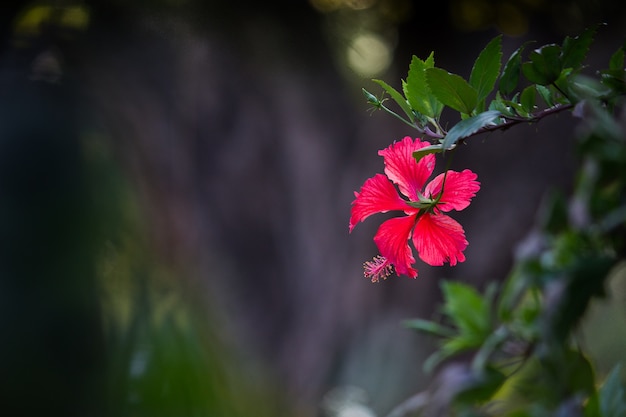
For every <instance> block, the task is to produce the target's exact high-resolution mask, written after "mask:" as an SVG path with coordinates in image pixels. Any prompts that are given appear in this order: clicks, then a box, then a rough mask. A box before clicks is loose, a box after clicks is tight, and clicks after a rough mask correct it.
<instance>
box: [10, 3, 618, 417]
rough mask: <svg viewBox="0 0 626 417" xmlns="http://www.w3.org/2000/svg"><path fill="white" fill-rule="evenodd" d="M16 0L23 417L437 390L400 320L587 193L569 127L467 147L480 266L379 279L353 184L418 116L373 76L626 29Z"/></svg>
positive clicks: (466, 16)
mask: <svg viewBox="0 0 626 417" xmlns="http://www.w3.org/2000/svg"><path fill="white" fill-rule="evenodd" d="M1 11H2V13H0V24H1V29H0V30H1V31H2V44H1V45H0V48H1V49H0V59H1V61H0V86H1V87H0V213H1V215H0V230H1V231H2V232H1V234H0V236H1V245H2V248H1V250H0V271H1V278H0V279H1V281H0V309H1V310H0V335H1V337H2V343H0V363H1V365H0V384H1V385H0V396H2V397H3V399H2V401H0V410H2V414H5V413H4V411H7V413H6V414H5V415H35V414H41V413H43V412H45V413H46V414H48V415H50V414H54V415H57V414H58V415H63V416H73V415H81V416H85V415H93V416H98V415H107V416H110V415H115V416H125V415H133V416H160V415H162V416H265V415H267V416H281V415H285V416H304V417H309V416H339V415H343V416H346V415H348V414H347V412H348V410H351V412H353V413H357V412H359V413H361V414H353V415H360V416H374V415H385V414H386V413H388V412H389V410H391V409H392V408H393V407H394V406H395V405H396V404H397V403H399V402H401V401H403V400H404V399H406V398H408V397H409V396H411V395H412V394H414V393H416V392H418V391H420V390H421V389H423V388H424V387H425V386H426V385H427V383H428V381H429V377H428V376H426V375H424V374H423V372H422V370H421V364H422V362H423V359H424V358H425V357H426V356H427V355H428V354H429V353H430V352H431V349H432V348H433V346H432V345H430V344H429V343H430V342H429V340H427V339H423V338H421V337H418V336H417V335H415V334H413V333H411V332H410V331H409V330H407V329H405V328H403V326H402V320H404V319H407V318H412V317H422V318H431V317H433V314H436V305H437V303H438V302H439V300H440V292H439V281H440V280H441V279H443V278H449V279H457V280H462V281H464V282H470V283H474V284H476V285H477V286H478V287H480V288H482V287H483V286H484V285H485V284H486V283H487V282H490V281H493V280H500V279H502V278H503V277H504V276H505V275H506V273H507V272H508V270H509V267H510V265H511V262H512V260H513V257H514V251H515V247H516V244H517V243H518V242H520V240H521V239H523V238H524V237H525V236H526V235H527V233H528V232H529V230H530V228H531V227H532V225H533V222H534V221H535V217H536V211H537V208H538V207H539V204H540V202H541V200H542V199H543V198H545V197H546V195H547V194H548V193H549V192H551V191H552V190H560V191H562V192H563V193H565V194H567V192H568V190H570V189H571V187H572V184H573V173H574V169H575V166H576V155H575V154H574V147H573V144H572V141H571V137H572V133H573V131H574V128H575V124H574V123H571V121H570V119H569V118H570V116H569V115H566V114H563V115H560V116H558V117H556V118H554V120H544V121H542V122H541V123H540V124H538V125H535V126H522V127H519V128H517V129H514V131H510V132H505V133H500V132H498V133H493V134H491V135H489V136H482V137H475V138H472V139H471V140H469V141H468V143H467V146H466V147H464V148H463V149H462V151H461V152H458V155H457V157H456V158H455V161H454V166H453V168H456V169H462V168H469V169H472V170H473V171H475V172H477V173H478V176H479V180H480V181H481V183H482V190H481V191H480V193H479V194H478V196H477V197H476V198H475V199H474V202H473V203H472V205H471V206H470V207H469V208H468V209H466V210H465V211H463V212H462V213H458V214H456V215H455V218H456V219H457V220H459V221H460V222H461V223H462V224H463V226H464V228H465V231H466V235H467V237H468V240H469V242H470V246H469V247H468V249H467V250H466V252H465V254H466V256H467V261H466V262H465V263H463V264H461V265H459V266H457V267H455V268H447V267H441V268H432V267H427V266H425V265H422V264H420V263H419V261H418V265H417V267H418V270H419V274H420V275H419V277H418V278H417V279H416V280H410V279H408V278H406V277H396V276H392V277H391V278H390V279H388V280H387V281H385V282H382V283H379V284H376V285H374V284H371V283H370V282H369V281H368V280H367V279H365V278H364V277H363V272H362V267H361V265H362V263H363V261H365V260H368V259H370V258H371V257H372V256H374V255H376V248H375V246H374V244H373V241H372V237H373V235H374V233H375V230H376V228H377V227H378V225H379V224H380V221H381V220H382V218H384V216H381V217H378V218H372V219H369V220H368V221H367V222H365V223H364V224H363V225H360V226H359V227H358V228H357V229H356V230H355V231H354V232H353V233H352V234H348V218H349V212H350V203H351V201H352V200H353V191H355V190H358V189H359V187H360V186H361V185H362V183H363V181H364V180H365V179H366V178H368V177H370V176H372V175H373V174H374V173H376V172H382V168H383V165H382V159H381V158H380V157H378V156H377V151H378V150H379V149H381V148H383V147H386V146H388V145H389V144H390V143H391V142H392V141H394V140H398V139H401V138H402V137H404V136H406V135H415V133H414V132H412V131H410V130H408V129H407V128H406V127H405V126H403V125H402V124H401V123H399V122H398V121H396V120H394V119H392V118H390V117H389V116H386V115H384V114H382V113H373V114H370V112H368V105H367V103H366V102H365V100H364V98H363V96H362V94H361V88H362V87H365V88H367V89H368V90H370V91H372V92H374V93H376V94H378V93H380V91H379V89H377V88H376V86H375V84H374V83H372V82H371V79H372V78H380V79H384V80H385V81H387V82H388V83H389V84H391V85H393V86H395V87H396V88H399V87H400V79H401V78H405V77H406V72H407V71H408V65H409V62H410V59H411V56H412V55H417V56H418V57H420V58H426V57H427V56H428V54H429V53H430V52H431V51H435V62H436V65H437V66H439V67H443V68H445V69H447V70H449V71H451V72H455V73H457V74H460V75H462V76H465V77H467V76H468V74H469V72H470V70H471V66H472V63H473V61H474V59H475V57H476V56H477V55H478V53H479V52H480V51H481V50H482V48H483V47H484V45H485V44H486V43H487V42H488V41H489V40H490V39H491V38H493V37H494V36H496V35H498V34H503V36H504V37H503V48H504V59H506V58H508V56H509V55H510V54H511V53H512V52H513V51H514V50H515V49H517V48H518V47H519V46H521V45H522V44H523V43H524V42H526V41H528V40H536V41H537V44H538V45H543V44H545V43H549V42H561V41H562V39H563V37H564V36H565V35H576V34H577V33H579V32H580V31H582V30H583V29H584V28H585V27H587V26H590V25H593V24H596V23H598V22H606V23H607V24H608V25H607V26H606V27H604V28H602V29H601V30H600V32H599V34H598V36H597V41H596V42H595V43H594V45H593V47H592V51H591V52H592V53H591V56H590V62H592V63H594V62H595V63H598V65H599V66H600V67H602V66H603V65H605V63H606V62H607V60H608V57H609V56H610V54H611V53H612V52H613V51H615V50H616V49H617V48H618V47H619V46H620V45H621V44H622V42H623V41H624V32H623V28H624V27H625V26H624V24H625V23H626V22H625V18H626V13H625V12H626V6H625V5H624V4H623V3H622V2H617V1H611V0H597V1H594V2H585V1H582V0H581V1H576V0H561V1H544V0H508V1H496V0H447V1H437V2H431V3H429V4H422V2H415V1H410V0H310V1H308V2H304V1H301V2H294V1H290V0H276V1H249V0H239V1H232V2H216V1H200V0H154V1H148V0H145V1H134V2H125V1H122V0H119V1H116V0H108V1H105V0H94V1H84V2H80V1H70V0H68V1H62V0H58V1H37V2H23V3H22V4H19V3H16V4H13V3H5V4H3V5H2V6H1ZM445 117H447V116H446V114H445V113H444V119H445ZM564 119H565V120H564ZM348 406H351V407H352V408H349V407H348ZM8 411H10V412H8ZM342 413H343V414H342Z"/></svg>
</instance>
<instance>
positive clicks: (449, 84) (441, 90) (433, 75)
mask: <svg viewBox="0 0 626 417" xmlns="http://www.w3.org/2000/svg"><path fill="white" fill-rule="evenodd" d="M426 80H427V82H428V86H429V87H430V90H431V91H432V92H433V94H434V96H435V97H436V98H437V100H439V101H440V102H442V103H443V104H444V105H446V106H448V107H450V108H452V109H454V110H456V111H459V112H461V113H465V114H470V113H471V112H472V111H473V110H474V109H475V108H476V104H477V103H478V92H477V91H476V89H475V88H474V87H472V86H470V85H469V84H468V83H467V81H465V80H464V79H463V78H461V77H459V76H458V75H455V74H451V73H449V72H447V71H444V70H442V69H440V68H428V69H427V70H426Z"/></svg>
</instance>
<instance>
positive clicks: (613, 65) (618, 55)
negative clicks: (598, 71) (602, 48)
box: [609, 46, 624, 71]
mask: <svg viewBox="0 0 626 417" xmlns="http://www.w3.org/2000/svg"><path fill="white" fill-rule="evenodd" d="M609 69H610V70H615V71H624V46H621V47H620V48H619V49H618V50H617V51H615V52H614V53H613V55H611V58H610V59H609Z"/></svg>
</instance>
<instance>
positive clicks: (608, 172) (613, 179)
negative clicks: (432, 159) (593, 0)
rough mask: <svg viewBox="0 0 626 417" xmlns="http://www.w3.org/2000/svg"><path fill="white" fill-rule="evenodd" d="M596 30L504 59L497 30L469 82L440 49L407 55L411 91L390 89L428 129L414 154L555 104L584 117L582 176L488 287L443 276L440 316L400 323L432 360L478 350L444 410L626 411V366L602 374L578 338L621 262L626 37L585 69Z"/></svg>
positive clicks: (528, 117) (553, 201)
mask: <svg viewBox="0 0 626 417" xmlns="http://www.w3.org/2000/svg"><path fill="white" fill-rule="evenodd" d="M596 30H597V27H594V28H590V29H587V30H585V31H583V33H581V34H580V35H579V36H576V37H573V38H571V37H566V38H565V39H564V41H563V43H562V45H557V44H549V45H545V46H541V47H539V48H537V49H535V50H533V51H530V53H529V54H528V56H527V57H526V58H524V56H523V55H524V50H525V45H522V46H521V47H519V48H518V49H517V50H516V51H515V52H513V54H512V55H511V56H510V57H509V59H508V60H507V62H506V63H505V65H504V67H503V68H502V69H501V57H502V51H501V38H500V37H496V38H494V39H493V40H492V41H491V42H489V44H488V45H487V46H486V47H485V48H484V49H483V50H482V52H481V53H480V55H479V56H478V58H477V59H476V62H475V63H474V65H473V67H472V72H471V74H470V77H469V81H466V80H465V79H463V78H462V77H461V76H459V75H455V74H451V73H449V72H448V71H446V70H444V69H441V68H437V67H435V66H434V58H433V56H434V55H433V54H432V53H431V55H430V56H429V57H428V59H427V60H426V61H422V60H420V59H419V58H417V57H413V60H412V62H411V66H410V69H409V76H408V77H407V79H406V81H404V82H403V93H404V95H405V97H406V99H405V98H404V97H402V96H399V93H397V92H389V94H392V98H394V100H395V101H396V102H398V104H401V106H404V107H405V108H404V111H405V113H412V114H413V115H415V117H414V118H409V120H405V122H406V123H407V124H409V125H411V126H412V127H414V128H416V129H417V130H418V131H419V132H420V133H421V134H422V135H423V136H425V137H426V138H428V139H430V140H431V141H432V145H431V146H428V147H425V148H423V149H420V150H419V151H417V152H415V153H414V154H413V156H414V158H415V159H416V160H419V159H420V158H421V157H423V156H424V155H428V154H437V153H443V152H456V151H458V149H459V147H458V146H457V145H458V143H459V141H463V140H466V139H467V138H470V137H472V136H474V135H477V134H480V133H484V132H488V131H493V130H497V129H502V130H505V129H508V128H511V127H512V126H514V125H516V124H519V123H533V122H537V121H539V120H541V119H543V118H544V117H548V116H550V115H553V114H556V113H559V112H564V111H571V112H572V115H573V116H575V117H576V119H574V120H575V121H576V122H577V123H578V129H577V136H576V138H574V139H575V141H573V143H574V145H575V146H576V147H577V151H578V155H579V157H580V162H581V164H580V167H579V170H578V173H577V183H576V187H575V189H574V191H573V193H572V195H570V196H569V197H566V196H565V195H563V194H562V193H559V192H557V193H554V194H553V195H552V198H549V199H547V200H546V201H545V203H544V204H543V206H542V207H541V210H540V212H541V216H540V218H539V221H538V222H537V225H536V226H535V228H534V230H533V233H532V236H533V239H534V240H532V239H531V240H529V242H527V244H526V245H525V246H527V248H526V250H525V251H524V252H523V253H521V254H520V255H519V256H518V257H517V258H516V262H515V264H514V266H513V268H512V270H511V272H510V273H509V274H508V276H507V277H506V279H504V280H502V282H501V283H500V284H499V285H497V289H494V288H496V287H494V286H490V287H488V288H487V290H485V291H484V292H482V293H481V292H479V291H478V290H476V289H474V288H473V287H471V286H469V285H467V284H463V283H459V282H447V281H446V282H443V283H442V286H441V287H442V292H443V305H442V308H441V313H443V314H442V317H440V319H439V320H432V321H431V320H425V319H413V320H408V321H406V322H405V324H406V326H407V327H409V328H411V329H414V330H416V331H418V332H421V333H424V334H427V335H429V336H431V337H433V338H435V339H436V340H437V342H438V345H437V346H438V349H436V350H435V351H434V352H433V354H432V355H431V356H430V357H429V358H428V359H427V361H426V362H425V363H424V364H423V367H424V369H425V370H426V371H429V372H430V371H433V370H436V369H449V366H448V361H450V360H452V359H458V358H468V357H469V358H470V359H469V363H470V364H471V366H469V367H468V368H467V369H464V370H463V371H458V373H457V374H455V377H456V378H457V379H458V380H462V381H463V382H462V383H456V385H455V384H454V383H449V384H448V385H447V386H446V388H447V389H448V390H449V392H448V393H447V394H446V395H447V396H446V398H447V400H445V403H443V404H438V406H439V407H442V409H446V410H450V413H449V414H448V415H455V416H508V417H513V416H516V417H522V416H529V417H530V416H533V417H534V416H554V415H579V416H582V415H584V416H586V417H614V416H615V417H616V416H622V415H626V396H625V392H624V385H623V381H621V380H620V369H621V368H620V367H619V366H616V367H615V368H614V370H613V371H612V372H611V373H610V375H609V376H608V377H607V378H606V379H605V380H604V382H603V383H602V381H601V380H600V379H599V378H598V376H597V375H596V372H595V370H594V359H593V358H590V357H589V355H588V352H587V351H586V350H585V345H584V343H581V341H580V340H579V338H578V336H579V330H580V327H581V324H583V323H584V322H585V319H586V317H587V313H588V311H589V308H590V305H591V304H592V303H593V302H594V300H596V299H602V298H603V297H605V296H606V295H607V288H608V286H607V277H609V276H611V274H612V273H613V272H612V271H614V270H615V269H616V268H618V267H619V265H624V262H626V197H625V196H626V170H625V169H624V167H625V166H626V127H625V125H624V123H623V114H624V112H625V111H626V109H625V106H624V103H626V100H624V98H625V96H626V69H625V68H624V64H625V59H626V58H625V57H626V52H625V51H626V48H625V47H624V46H621V47H620V48H618V49H617V51H616V52H614V53H613V55H612V56H611V57H610V59H609V61H608V63H607V66H606V68H605V69H601V70H598V71H596V72H595V74H596V75H595V76H590V75H583V74H582V70H583V69H584V60H585V57H586V55H587V53H588V51H589V48H590V46H591V44H592V42H593V37H594V36H595V33H596ZM521 75H523V76H524V77H525V78H526V81H527V83H526V85H524V86H523V87H520V84H521V79H520V76H521ZM498 78H499V82H498ZM496 86H497V87H496ZM494 89H495V90H497V91H494ZM489 97H491V101H489V102H487V98H489ZM400 102H401V103H400ZM433 103H434V104H433ZM406 106H408V108H406ZM437 106H439V107H437ZM442 107H447V108H449V109H450V110H453V111H456V112H457V113H458V121H456V122H455V123H452V126H451V127H450V129H449V130H447V131H446V130H445V129H444V128H443V127H442V126H441V124H440V120H439V117H440V114H441V110H442ZM485 109H487V110H486V111H485ZM483 186H486V185H485V184H483ZM533 242H534V243H533ZM612 319H614V318H612ZM618 319H619V320H624V317H619V318H618ZM622 337H623V335H622ZM455 372H456V371H455ZM600 384H601V387H600V388H599V389H597V388H596V386H598V385H600ZM433 398H434V397H433Z"/></svg>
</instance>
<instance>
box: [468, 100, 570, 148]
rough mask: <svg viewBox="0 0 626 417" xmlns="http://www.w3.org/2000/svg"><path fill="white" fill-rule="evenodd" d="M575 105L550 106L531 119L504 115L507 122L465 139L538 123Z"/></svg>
mask: <svg viewBox="0 0 626 417" xmlns="http://www.w3.org/2000/svg"><path fill="white" fill-rule="evenodd" d="M573 107H574V105H573V104H563V105H561V106H555V107H550V108H549V109H545V110H542V111H540V112H539V113H537V114H535V115H534V116H533V117H531V118H530V119H524V118H519V119H518V118H511V117H506V116H503V117H504V118H505V119H507V121H506V122H504V123H502V124H499V125H493V126H485V127H483V128H480V129H478V130H477V131H476V132H474V133H472V134H471V135H468V136H466V137H464V138H463V140H465V139H468V138H471V137H472V136H476V135H480V134H482V133H488V132H494V131H496V130H507V129H509V128H510V127H511V126H514V125H517V124H520V123H537V122H539V121H540V120H541V119H543V118H544V117H547V116H550V115H552V114H556V113H560V112H562V111H565V110H569V109H571V108H573Z"/></svg>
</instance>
